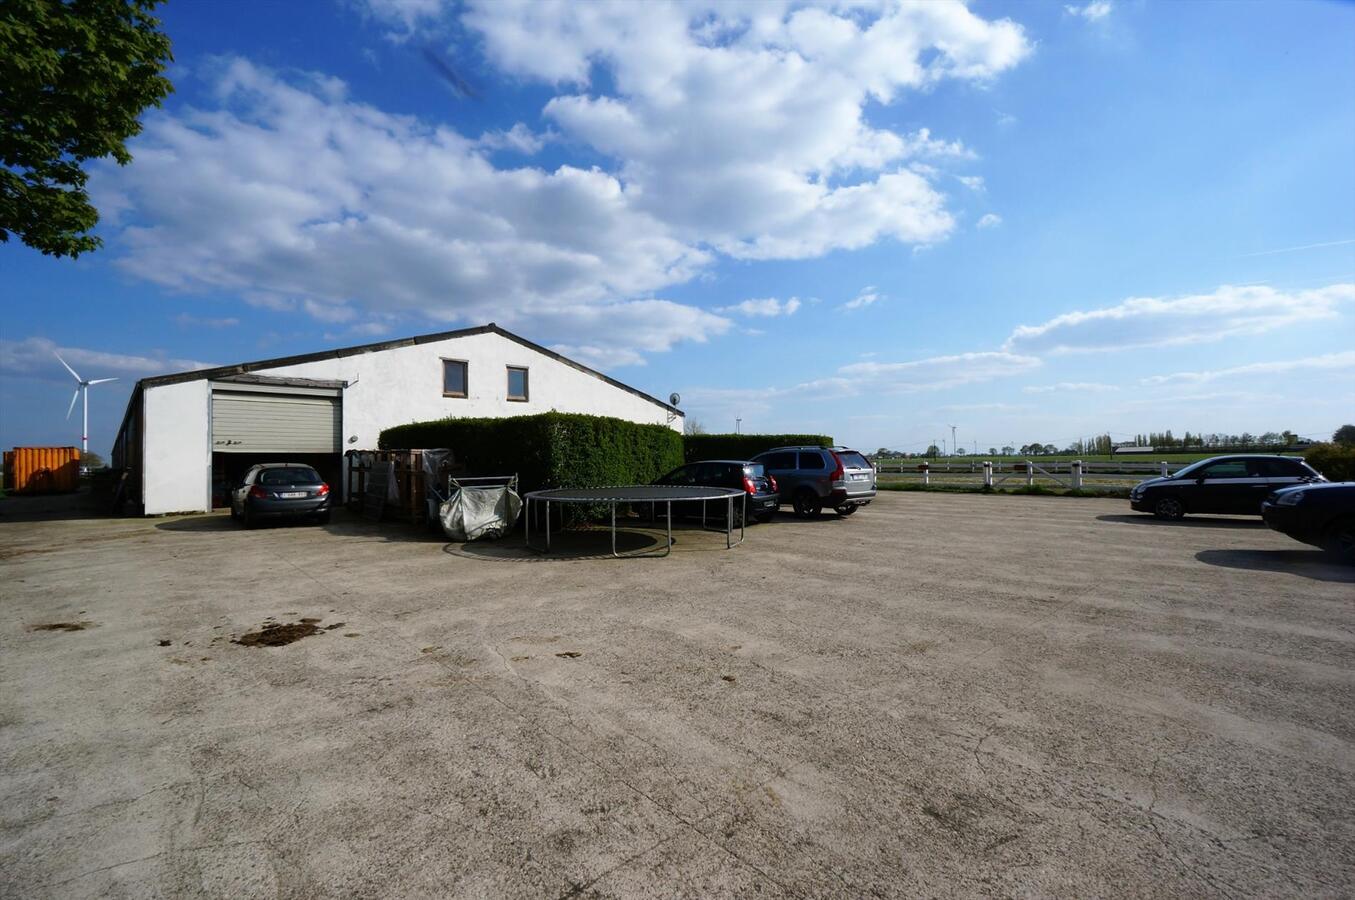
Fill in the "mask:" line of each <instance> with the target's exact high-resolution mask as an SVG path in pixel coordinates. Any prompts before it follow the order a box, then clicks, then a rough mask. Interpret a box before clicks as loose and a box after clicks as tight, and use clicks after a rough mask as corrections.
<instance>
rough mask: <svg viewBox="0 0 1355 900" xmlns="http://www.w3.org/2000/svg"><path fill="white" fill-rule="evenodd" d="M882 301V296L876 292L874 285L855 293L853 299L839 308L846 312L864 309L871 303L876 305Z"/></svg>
mask: <svg viewBox="0 0 1355 900" xmlns="http://www.w3.org/2000/svg"><path fill="white" fill-rule="evenodd" d="M882 299H884V295H883V294H881V293H880V292H879V291H877V290H876V289H875V287H874V285H870V286H867V287H863V288H862V289H861V290H860V291H858V292H857V294H856V296H855V297H853V298H852V299H850V300H848V301H847V302H846V303H844V304H842V306H841V308H842V309H847V310H852V309H865V308H866V307H867V306H870V305H871V304H872V303H876V302H878V301H879V300H882Z"/></svg>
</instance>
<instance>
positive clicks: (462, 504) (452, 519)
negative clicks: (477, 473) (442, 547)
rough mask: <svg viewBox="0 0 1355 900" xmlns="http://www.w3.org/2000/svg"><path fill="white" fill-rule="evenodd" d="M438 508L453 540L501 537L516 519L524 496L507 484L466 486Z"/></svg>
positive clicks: (443, 523)
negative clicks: (520, 495)
mask: <svg viewBox="0 0 1355 900" xmlns="http://www.w3.org/2000/svg"><path fill="white" fill-rule="evenodd" d="M438 512H439V518H441V519H442V530H443V531H444V532H446V534H447V537H449V538H451V539H452V540H454V541H475V540H479V539H481V538H501V537H503V536H504V535H505V534H507V533H508V532H509V531H510V530H511V529H512V528H513V526H514V525H515V524H516V523H517V520H518V514H519V513H520V512H522V498H521V497H519V496H518V494H517V491H511V490H509V489H508V487H507V486H506V485H496V486H493V487H463V488H460V489H458V490H454V491H452V496H451V498H450V499H449V500H447V502H446V503H443V504H442V508H441V509H440V510H439V511H438Z"/></svg>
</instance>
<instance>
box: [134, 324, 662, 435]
mask: <svg viewBox="0 0 1355 900" xmlns="http://www.w3.org/2000/svg"><path fill="white" fill-rule="evenodd" d="M477 334H497V335H499V336H500V337H503V338H507V339H508V340H510V341H513V342H515V343H518V344H521V345H522V346H524V347H526V348H528V349H530V350H535V351H536V352H537V353H540V354H542V355H543V356H548V357H550V358H551V359H553V360H555V361H556V362H560V363H564V364H565V365H567V366H570V367H571V368H574V369H577V370H579V371H580V372H583V373H585V374H587V375H592V376H593V377H594V378H597V379H599V380H601V381H605V382H606V383H607V384H610V385H611V386H612V387H615V388H620V389H621V390H623V391H626V392H627V393H629V394H634V395H635V396H637V397H639V398H641V399H642V400H648V401H649V402H650V403H653V404H654V405H655V406H659V407H661V408H663V409H665V410H668V411H669V412H671V413H675V414H677V415H679V416H683V417H685V416H686V413H684V412H683V411H682V410H680V409H678V408H677V407H676V406H673V405H672V404H669V403H664V402H663V401H662V400H660V399H658V398H657V397H653V396H651V395H649V394H646V393H645V392H644V391H642V390H640V389H639V388H633V387H631V386H630V385H628V384H624V383H622V382H620V381H617V380H616V379H615V378H612V377H611V376H610V375H605V374H603V373H602V372H599V371H598V370H597V369H593V368H590V367H588V366H585V365H584V364H583V363H581V362H577V361H575V360H572V359H570V358H569V357H567V356H564V355H563V354H560V353H556V352H555V351H554V350H550V349H548V348H546V347H543V346H541V345H540V344H537V343H534V342H532V341H529V340H527V339H526V338H524V337H522V336H520V335H517V334H514V333H513V332H511V331H509V330H508V329H506V328H501V327H500V326H498V325H496V324H495V323H493V322H490V323H489V324H488V325H476V326H474V327H472V328H458V329H455V330H453V331H435V332H432V333H430V334H418V335H414V336H413V337H406V338H395V339H392V340H387V341H376V342H374V343H370V344H357V345H355V346H352V347H339V348H337V349H334V350H320V351H316V352H313V353H299V354H296V355H293V356H279V357H276V358H274V359H261V360H256V361H254V362H244V363H236V364H235V365H231V366H215V367H213V368H210V369H194V370H192V371H190V372H174V373H171V374H169V375H154V376H151V377H149V378H142V379H141V380H140V381H138V382H137V388H138V389H139V390H140V389H145V388H152V387H162V386H164V385H169V384H182V383H184V382H188V381H200V380H202V379H210V380H219V379H223V378H229V377H231V376H236V375H247V374H249V373H250V372H255V371H257V370H259V369H275V368H279V367H282V366H296V365H301V364H303V363H309V362H321V361H323V360H327V359H342V358H343V357H345V356H358V355H360V354H363V353H379V352H381V351H383V350H395V349H398V348H400V347H414V346H417V345H419V344H432V343H437V342H438V341H446V340H452V339H454V338H461V337H470V336H472V335H477Z"/></svg>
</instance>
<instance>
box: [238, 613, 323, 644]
mask: <svg viewBox="0 0 1355 900" xmlns="http://www.w3.org/2000/svg"><path fill="white" fill-rule="evenodd" d="M317 621H318V620H315V619H312V620H309V621H308V620H306V619H302V620H301V621H300V622H276V623H273V624H271V625H265V626H263V627H262V628H260V629H259V630H258V631H251V632H249V633H247V634H243V635H241V636H240V638H239V639H238V640H234V641H231V643H232V644H241V645H243V646H246V647H281V646H283V645H285V644H290V643H292V642H293V641H299V640H301V639H302V638H305V637H310V636H311V635H313V634H324V631H325V629H323V628H321V627H320V626H318V625H317V624H316V622H317Z"/></svg>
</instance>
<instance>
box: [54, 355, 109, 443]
mask: <svg viewBox="0 0 1355 900" xmlns="http://www.w3.org/2000/svg"><path fill="white" fill-rule="evenodd" d="M52 355H53V356H55V357H56V358H57V360H58V361H59V362H60V363H61V364H62V365H63V366H65V367H66V371H67V372H70V373H71V374H72V375H74V376H75V380H76V382H77V384H76V388H75V393H74V394H72V395H71V405H70V406H68V407H66V418H67V419H70V417H71V413H72V412H74V411H75V401H76V400H79V399H81V398H84V401H85V418H84V425H83V426H82V427H81V429H80V455H81V456H86V455H88V454H89V388H90V385H94V384H103V383H104V382H106V381H117V379H116V378H95V379H94V380H93V381H86V380H85V379H83V378H81V377H80V374H79V373H78V372H76V371H75V370H74V369H72V368H71V366H70V363H68V362H66V361H65V360H64V359H62V358H61V354H60V353H57V352H56V351H55V350H53V351H52Z"/></svg>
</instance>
